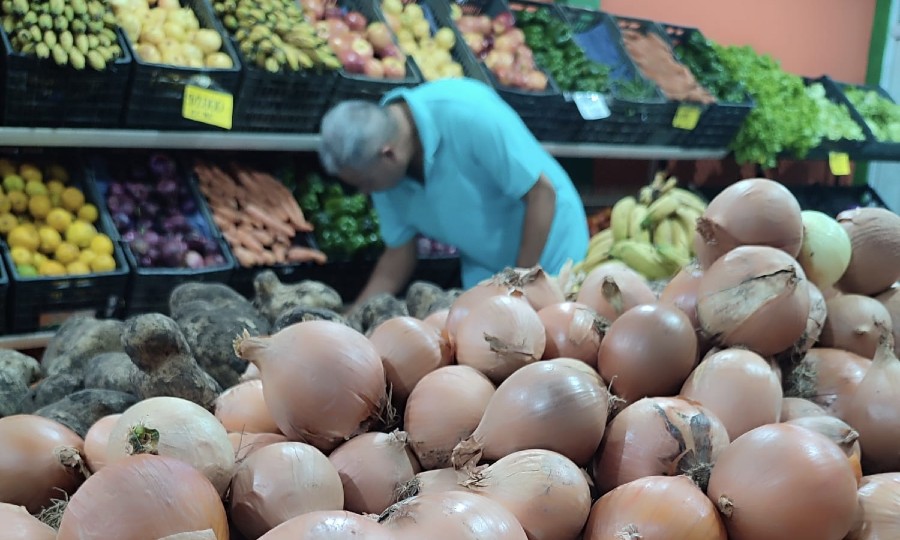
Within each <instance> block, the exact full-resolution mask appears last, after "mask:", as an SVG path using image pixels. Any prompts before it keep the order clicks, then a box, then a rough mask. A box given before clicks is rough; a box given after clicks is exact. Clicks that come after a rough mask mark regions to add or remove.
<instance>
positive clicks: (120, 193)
mask: <svg viewBox="0 0 900 540" xmlns="http://www.w3.org/2000/svg"><path fill="white" fill-rule="evenodd" d="M95 164H96V165H98V171H103V172H102V176H104V177H105V178H98V179H97V182H98V187H99V188H100V190H101V193H102V194H103V196H104V198H105V203H106V209H107V210H108V211H109V213H110V215H111V216H112V220H113V224H114V225H115V227H116V229H117V230H118V232H119V236H120V237H121V238H122V240H123V241H124V242H126V243H127V244H128V246H129V248H130V249H131V251H132V252H133V253H134V256H135V259H136V262H137V264H138V265H139V266H141V267H144V268H192V269H195V270H197V269H202V268H209V267H217V266H224V265H225V257H224V255H223V254H222V250H221V248H220V247H219V243H218V242H217V241H216V240H215V238H213V236H212V234H211V231H210V230H208V229H209V228H208V224H207V223H205V222H204V221H203V216H202V215H201V214H200V211H199V208H198V204H197V203H198V201H197V199H196V198H195V196H194V194H193V193H192V192H191V189H190V187H189V185H188V183H187V181H186V179H185V178H184V177H183V175H182V174H180V172H179V171H178V166H177V165H176V163H175V161H174V160H173V159H172V158H171V157H170V156H168V155H166V154H164V153H154V154H150V155H149V156H148V157H147V158H145V159H141V158H140V157H138V156H129V157H128V158H127V159H121V160H117V161H113V162H111V163H107V164H102V163H99V162H95Z"/></svg>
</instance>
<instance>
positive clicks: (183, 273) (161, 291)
mask: <svg viewBox="0 0 900 540" xmlns="http://www.w3.org/2000/svg"><path fill="white" fill-rule="evenodd" d="M147 155H149V154H147ZM109 159H115V160H119V161H120V162H121V161H122V160H128V161H136V160H138V159H146V158H145V157H144V156H142V157H137V156H136V155H135V154H129V153H124V154H118V155H114V156H113V157H111V158H109ZM107 163H108V162H107V160H106V159H103V158H101V157H99V156H92V158H91V159H90V161H89V164H90V167H89V177H90V189H91V190H92V193H93V197H94V198H95V199H96V200H97V201H99V204H100V209H101V216H102V218H103V220H104V226H105V228H106V229H108V230H109V231H111V234H112V235H114V236H112V238H113V239H114V240H115V241H116V242H117V243H118V244H119V245H120V246H121V248H122V252H123V253H124V255H125V259H126V260H127V261H128V266H129V268H130V275H129V284H128V290H127V293H126V297H125V310H124V315H125V316H131V315H137V314H139V313H164V314H167V313H168V312H169V295H170V293H171V292H172V290H173V289H175V287H177V286H178V285H181V284H182V283H187V282H192V281H202V282H210V283H228V280H229V278H230V276H231V272H232V270H233V269H234V266H235V262H234V257H233V256H232V254H231V250H230V249H229V248H228V246H227V244H226V243H225V242H224V240H223V239H222V238H221V237H220V236H219V235H218V234H217V233H218V231H217V230H216V229H215V228H214V227H213V225H212V223H211V222H210V221H209V220H208V219H207V217H206V215H205V214H204V213H203V211H202V209H201V205H202V196H201V195H200V193H199V192H198V190H197V189H196V186H195V185H194V184H193V182H191V181H190V179H189V177H188V176H187V175H185V174H183V172H182V171H179V173H178V174H177V176H176V178H177V179H178V180H179V181H181V182H184V183H185V184H186V185H187V186H188V189H189V190H190V194H191V197H192V198H193V199H194V202H195V205H196V208H197V209H196V210H195V211H194V212H192V213H190V214H187V215H186V217H187V218H188V222H189V223H191V224H192V225H194V227H195V228H196V229H197V230H198V231H199V232H200V233H201V234H202V235H203V236H205V237H206V238H209V239H212V240H213V241H215V242H216V243H217V244H218V246H219V250H220V251H221V253H222V257H223V258H224V259H225V262H224V263H223V264H221V265H218V266H213V267H208V268H200V269H196V270H195V269H191V268H158V267H148V266H145V265H142V264H141V262H140V260H139V257H138V256H137V255H136V254H135V252H134V251H133V250H132V249H131V246H130V244H129V242H128V241H127V239H124V238H123V237H122V234H121V232H120V231H119V230H118V229H117V228H116V225H115V223H114V222H113V220H112V217H111V215H110V212H109V207H108V206H107V197H106V196H107V192H108V189H109V184H110V182H111V181H113V180H121V181H124V180H126V179H122V178H115V179H113V178H111V176H112V174H111V173H110V171H109V170H108V166H107ZM127 180H128V181H134V180H133V179H127Z"/></svg>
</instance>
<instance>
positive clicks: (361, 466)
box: [328, 431, 421, 514]
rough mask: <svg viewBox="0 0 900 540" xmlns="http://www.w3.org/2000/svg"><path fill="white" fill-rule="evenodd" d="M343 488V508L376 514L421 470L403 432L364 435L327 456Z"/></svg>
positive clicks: (394, 499) (382, 510)
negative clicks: (338, 475)
mask: <svg viewBox="0 0 900 540" xmlns="http://www.w3.org/2000/svg"><path fill="white" fill-rule="evenodd" d="M328 459H329V460H330V461H331V464H332V465H334V468H335V469H337V471H338V474H340V478H341V482H342V483H343V485H344V509H345V510H349V511H351V512H359V513H365V514H380V513H381V512H384V511H385V510H386V509H387V507H389V506H390V505H392V504H394V503H395V502H397V498H398V496H399V494H400V491H401V488H402V487H403V486H404V485H405V484H406V483H407V482H409V481H410V480H412V479H413V478H414V477H415V476H416V473H418V472H419V471H420V470H421V469H420V467H419V463H418V462H417V461H416V457H415V456H414V455H413V453H412V450H410V448H409V446H408V444H407V436H406V433H405V432H402V431H395V432H394V433H364V434H362V435H360V436H358V437H354V438H352V439H350V440H349V441H347V442H346V443H344V444H343V445H341V446H339V447H338V448H337V450H335V451H334V452H332V453H331V455H330V456H328Z"/></svg>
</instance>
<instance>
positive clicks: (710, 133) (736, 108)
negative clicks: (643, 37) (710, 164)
mask: <svg viewBox="0 0 900 540" xmlns="http://www.w3.org/2000/svg"><path fill="white" fill-rule="evenodd" d="M662 28H663V30H665V32H666V34H667V35H668V37H669V40H670V42H671V44H672V48H673V52H674V53H675V58H676V59H678V60H679V61H681V57H680V55H679V54H678V51H677V47H678V45H679V44H681V43H687V42H695V43H696V42H698V41H699V42H702V43H706V45H705V46H707V47H709V48H710V49H711V48H712V47H711V45H710V44H708V42H706V39H705V38H704V37H703V34H702V33H701V32H700V31H699V30H697V29H696V28H688V27H683V26H675V25H671V24H662ZM710 52H711V53H712V54H715V52H714V51H710ZM694 76H695V77H696V78H697V81H698V82H700V83H701V84H702V83H703V81H702V77H701V76H698V74H697V73H694ZM736 84H737V83H736ZM707 90H709V91H710V92H712V93H713V94H714V95H715V91H714V90H713V89H710V88H708V87H707ZM741 93H742V94H743V99H742V100H741V101H740V102H737V101H728V100H725V99H722V98H721V97H720V96H716V99H717V101H716V103H714V104H712V105H708V106H705V107H701V110H702V113H701V115H700V118H699V120H698V121H697V125H696V126H695V127H694V129H693V130H676V131H675V132H673V137H672V141H671V144H672V146H680V147H683V148H727V147H728V145H729V144H731V141H732V140H733V139H734V137H735V136H736V135H737V133H738V131H740V129H741V126H743V124H744V120H745V119H746V118H747V115H749V114H750V111H752V110H753V107H754V103H753V99H752V98H751V97H750V95H749V94H748V93H747V92H746V90H743V89H742V90H741Z"/></svg>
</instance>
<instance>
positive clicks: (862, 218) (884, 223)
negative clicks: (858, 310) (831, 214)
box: [837, 208, 900, 295]
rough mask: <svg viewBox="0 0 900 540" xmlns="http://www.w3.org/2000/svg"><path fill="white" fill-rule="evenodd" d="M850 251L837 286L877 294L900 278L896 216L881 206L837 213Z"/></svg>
mask: <svg viewBox="0 0 900 540" xmlns="http://www.w3.org/2000/svg"><path fill="white" fill-rule="evenodd" d="M837 220H838V223H840V224H841V225H842V226H843V227H844V230H846V231H847V234H848V235H849V236H850V245H851V246H852V247H851V249H852V254H851V257H850V265H849V266H848V267H847V271H846V272H844V275H843V276H841V279H840V281H838V283H837V286H838V288H839V289H840V290H842V291H844V292H847V293H854V294H865V295H873V294H879V293H882V292H884V291H885V290H887V289H888V288H890V287H891V285H893V284H894V283H895V282H896V281H898V280H900V216H898V215H897V214H895V213H893V212H891V211H890V210H885V209H883V208H855V209H853V210H847V211H845V212H841V213H840V214H838V216H837Z"/></svg>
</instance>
